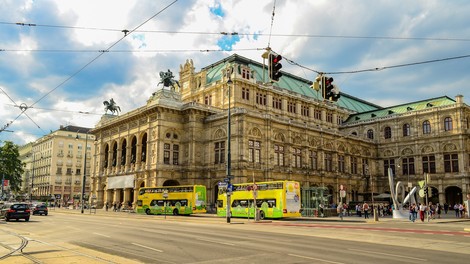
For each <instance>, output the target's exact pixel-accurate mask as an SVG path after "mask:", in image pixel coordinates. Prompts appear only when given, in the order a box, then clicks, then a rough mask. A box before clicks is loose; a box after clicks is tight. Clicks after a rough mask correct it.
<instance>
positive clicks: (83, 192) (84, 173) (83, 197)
mask: <svg viewBox="0 0 470 264" xmlns="http://www.w3.org/2000/svg"><path fill="white" fill-rule="evenodd" d="M88 132H90V130H87V132H86V133H85V156H84V161H83V183H82V193H81V195H80V203H81V205H82V206H81V210H82V214H83V212H84V210H85V185H86V153H87V149H88ZM77 138H78V135H77Z"/></svg>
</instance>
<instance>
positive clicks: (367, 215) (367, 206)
mask: <svg viewBox="0 0 470 264" xmlns="http://www.w3.org/2000/svg"><path fill="white" fill-rule="evenodd" d="M362 210H364V219H369V204H367V203H366V202H364V204H363V205H362Z"/></svg>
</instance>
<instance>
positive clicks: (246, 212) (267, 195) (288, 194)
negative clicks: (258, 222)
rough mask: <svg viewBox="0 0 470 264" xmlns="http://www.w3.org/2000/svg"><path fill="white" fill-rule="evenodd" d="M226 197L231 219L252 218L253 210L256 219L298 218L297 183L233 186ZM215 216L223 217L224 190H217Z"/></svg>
mask: <svg viewBox="0 0 470 264" xmlns="http://www.w3.org/2000/svg"><path fill="white" fill-rule="evenodd" d="M232 189H233V191H232V194H231V196H230V200H231V216H232V217H254V215H255V207H254V203H255V202H256V207H257V208H258V209H259V218H260V219H264V218H283V217H300V216H301V214H300V213H301V208H300V207H301V204H300V184H299V182H296V181H270V182H257V183H255V184H253V183H241V184H233V188H232ZM217 215H218V216H224V217H226V216H227V193H226V189H222V188H219V195H218V199H217Z"/></svg>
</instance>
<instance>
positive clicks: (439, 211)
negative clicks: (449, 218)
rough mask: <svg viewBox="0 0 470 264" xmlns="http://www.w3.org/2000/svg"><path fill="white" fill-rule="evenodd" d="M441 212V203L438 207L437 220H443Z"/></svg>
mask: <svg viewBox="0 0 470 264" xmlns="http://www.w3.org/2000/svg"><path fill="white" fill-rule="evenodd" d="M441 211H442V206H441V204H440V203H437V205H436V212H437V218H438V219H440V218H441Z"/></svg>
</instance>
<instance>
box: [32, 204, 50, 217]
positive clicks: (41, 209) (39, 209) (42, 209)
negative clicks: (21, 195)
mask: <svg viewBox="0 0 470 264" xmlns="http://www.w3.org/2000/svg"><path fill="white" fill-rule="evenodd" d="M47 211H48V210H47V206H46V205H45V204H38V205H36V206H35V207H34V208H33V215H37V214H38V215H47Z"/></svg>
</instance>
